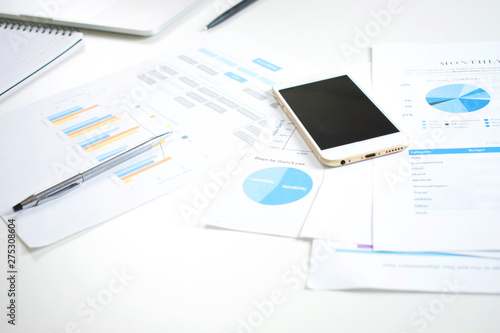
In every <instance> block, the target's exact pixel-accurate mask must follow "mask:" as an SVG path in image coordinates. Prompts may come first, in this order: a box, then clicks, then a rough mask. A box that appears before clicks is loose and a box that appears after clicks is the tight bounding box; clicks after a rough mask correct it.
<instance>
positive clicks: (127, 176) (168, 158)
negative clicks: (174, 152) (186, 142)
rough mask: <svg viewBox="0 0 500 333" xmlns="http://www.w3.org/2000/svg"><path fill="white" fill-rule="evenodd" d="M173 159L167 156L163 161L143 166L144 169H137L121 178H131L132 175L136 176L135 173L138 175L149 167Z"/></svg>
mask: <svg viewBox="0 0 500 333" xmlns="http://www.w3.org/2000/svg"><path fill="white" fill-rule="evenodd" d="M171 159H172V157H167V158H165V159H163V160H161V161H158V162H156V163H153V164H151V165H148V166H147V167H145V168H142V169H140V170H137V171H135V172H132V173H129V174H128V175H126V176H123V177H122V178H121V179H122V180H127V179H128V178H131V177H133V176H135V175H138V174H140V173H141V172H144V171H146V170H149V169H151V168H153V167H155V166H157V165H160V164H162V163H165V162H166V161H170V160H171Z"/></svg>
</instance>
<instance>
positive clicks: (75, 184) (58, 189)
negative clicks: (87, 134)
mask: <svg viewBox="0 0 500 333" xmlns="http://www.w3.org/2000/svg"><path fill="white" fill-rule="evenodd" d="M171 134H172V132H167V133H163V134H161V135H157V136H155V137H152V138H149V139H147V140H145V141H143V142H141V143H139V144H138V145H136V146H134V147H132V148H130V149H127V150H125V151H124V152H121V153H120V154H118V155H116V156H114V157H112V158H110V159H108V160H105V161H104V162H101V163H99V164H97V165H94V166H93V167H90V168H88V169H86V170H84V171H81V172H78V173H77V174H76V175H73V176H71V177H69V178H66V179H65V180H63V181H61V182H59V183H57V184H55V185H52V186H50V187H48V188H46V189H44V190H42V191H39V192H36V193H34V194H32V195H30V196H29V197H27V198H26V199H24V200H23V201H21V202H20V203H18V204H17V205H15V206H14V207H12V210H13V211H14V212H17V211H20V210H23V209H26V208H30V207H34V206H38V205H41V204H43V203H45V202H47V201H50V200H54V199H56V198H58V197H60V196H62V195H65V194H67V193H69V192H70V191H72V190H75V189H77V188H80V185H81V184H82V183H83V182H85V181H87V180H89V179H91V178H94V177H95V176H97V175H99V174H101V173H103V172H105V171H107V170H109V169H111V168H113V167H115V166H117V165H119V164H121V163H123V162H125V161H127V160H129V159H131V158H132V157H135V156H137V155H139V154H142V153H144V152H145V151H147V150H149V149H151V148H152V147H153V146H155V145H156V144H158V143H159V142H161V141H162V140H164V139H166V138H167V137H169V136H170V135H171Z"/></svg>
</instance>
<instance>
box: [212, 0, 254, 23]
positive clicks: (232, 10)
mask: <svg viewBox="0 0 500 333" xmlns="http://www.w3.org/2000/svg"><path fill="white" fill-rule="evenodd" d="M255 1H257V0H242V1H241V2H239V3H238V4H237V5H234V6H233V7H231V8H229V9H228V10H226V11H225V12H224V13H222V14H220V15H219V16H217V17H216V18H215V19H214V20H213V21H212V22H210V23H209V24H208V25H207V26H206V27H205V30H208V29H210V28H213V27H215V26H216V25H217V24H219V23H222V22H224V21H225V20H227V19H228V18H230V17H231V16H233V15H234V14H236V13H237V12H239V11H240V10H242V9H244V8H245V7H247V6H248V5H250V4H252V3H254V2H255Z"/></svg>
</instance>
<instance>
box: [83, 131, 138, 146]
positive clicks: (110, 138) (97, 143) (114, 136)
mask: <svg viewBox="0 0 500 333" xmlns="http://www.w3.org/2000/svg"><path fill="white" fill-rule="evenodd" d="M138 128H139V126H136V127H132V128H129V129H128V130H126V131H123V132H120V133H118V134H115V135H113V136H110V137H109V138H106V139H104V140H102V141H99V142H96V143H93V144H91V145H90V146H87V147H85V148H84V149H85V150H88V149H90V148H93V147H95V146H100V145H102V144H104V143H106V142H107V141H111V140H113V139H116V138H117V137H119V136H122V135H124V134H127V133H128V132H132V131H134V130H136V129H138Z"/></svg>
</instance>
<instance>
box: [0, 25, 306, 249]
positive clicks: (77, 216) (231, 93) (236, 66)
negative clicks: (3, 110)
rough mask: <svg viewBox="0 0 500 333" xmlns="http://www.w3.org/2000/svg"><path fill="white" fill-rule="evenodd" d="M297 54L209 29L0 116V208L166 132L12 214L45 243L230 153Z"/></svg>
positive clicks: (248, 135) (251, 134) (32, 240)
mask: <svg viewBox="0 0 500 333" xmlns="http://www.w3.org/2000/svg"><path fill="white" fill-rule="evenodd" d="M228 50H230V51H228ZM291 64H294V66H291ZM296 65H297V64H296V63H294V62H293V61H290V60H289V59H288V58H287V57H283V56H282V55H280V54H276V53H274V52H272V51H271V50H269V49H268V48H264V47H262V46H261V45H259V44H257V43H254V42H251V41H249V40H247V39H245V38H243V37H242V36H239V35H226V34H224V35H217V36H216V37H214V38H209V39H205V40H203V41H202V42H199V43H196V44H194V45H192V46H189V47H187V48H185V49H182V50H178V51H174V52H172V53H170V54H168V55H166V56H164V57H160V58H158V59H154V60H151V61H149V62H146V63H143V64H140V65H137V66H135V67H132V68H130V69H127V70H125V71H122V72H120V73H117V74H114V75H111V76H109V77H107V78H104V79H99V80H97V81H95V82H91V83H89V84H86V85H83V86H80V87H77V88H74V89H71V90H69V91H67V92H64V93H61V94H58V95H56V96H52V97H49V98H47V99H45V100H42V101H39V102H36V103H34V104H32V105H29V106H26V107H23V108H20V109H18V110H14V111H12V112H10V113H7V114H3V115H1V116H0V137H1V145H0V156H2V163H0V188H2V192H3V195H2V197H1V198H2V199H1V202H0V213H1V214H2V217H3V218H4V219H5V220H6V219H7V218H9V216H11V213H12V210H11V207H12V206H14V205H15V204H17V203H18V202H20V201H21V200H23V199H25V198H26V197H27V196H29V195H30V194H32V193H34V192H36V191H39V190H41V189H43V188H45V187H47V186H50V185H52V184H54V183H56V182H58V181H60V180H62V179H64V178H66V177H68V176H70V175H72V174H74V173H76V172H77V171H81V170H83V169H85V168H87V167H89V166H91V165H94V164H96V163H97V162H98V161H100V160H103V159H105V158H107V157H109V156H111V155H112V154H113V153H114V154H116V153H117V152H118V151H121V150H123V149H126V148H128V147H130V146H132V145H134V144H136V143H138V142H140V141H142V140H144V139H146V138H149V137H152V136H153V135H154V134H160V133H163V132H165V131H168V130H173V131H174V135H173V136H172V137H171V138H170V139H169V140H168V141H167V142H166V143H164V144H162V145H161V146H159V147H157V148H155V149H152V150H151V151H150V152H147V153H144V154H141V155H140V156H138V157H136V158H134V159H133V160H131V161H129V162H127V163H123V165H120V166H118V167H116V168H115V169H114V170H112V171H111V172H110V173H107V174H105V175H101V176H99V177H97V178H94V179H92V180H91V181H89V182H88V183H85V184H83V186H82V188H81V189H78V190H76V191H74V192H72V193H70V194H68V195H66V196H64V197H61V198H59V199H56V200H54V201H51V202H49V203H47V204H44V205H41V206H39V207H34V208H31V209H27V210H25V211H21V212H19V213H17V214H16V216H15V218H16V220H17V232H18V235H19V237H20V238H21V239H22V240H23V241H24V242H25V243H26V244H27V245H28V246H30V247H37V246H44V245H48V244H50V243H53V242H55V241H58V240H60V239H63V238H65V237H68V236H70V235H72V234H74V233H76V232H78V231H81V230H84V229H86V228H89V227H91V226H94V225H96V224H98V223H101V222H103V221H106V220H108V219H110V218H112V217H114V216H116V215H118V214H121V213H123V212H125V211H127V210H129V209H132V208H134V207H137V206H138V205H140V204H142V203H144V202H147V201H149V200H151V199H153V198H156V197H158V196H160V195H162V194H164V193H167V192H169V191H172V190H174V189H176V188H177V187H179V186H182V185H184V184H186V183H188V182H190V181H192V180H194V179H196V178H198V177H200V176H202V175H206V174H207V172H208V170H211V169H213V168H215V167H216V166H218V165H220V164H223V163H224V162H225V161H227V160H231V159H239V158H241V156H242V155H243V154H244V152H245V151H246V150H247V149H248V147H249V146H250V144H251V143H252V142H253V141H254V140H255V138H256V137H257V136H258V134H259V131H260V130H261V129H262V127H263V125H262V122H263V121H265V120H266V118H267V112H268V111H273V110H275V108H276V105H275V104H276V102H275V100H274V98H273V97H272V95H271V94H270V88H271V86H272V85H273V83H274V82H275V81H276V80H277V79H278V78H280V79H285V78H286V70H285V68H286V67H289V68H296V67H297V66H296ZM65 114H67V115H65ZM86 126H90V129H88V130H87V128H88V127H86ZM134 165H135V167H133V166H134Z"/></svg>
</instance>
